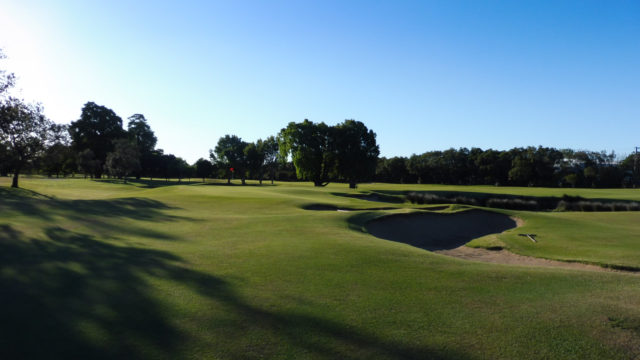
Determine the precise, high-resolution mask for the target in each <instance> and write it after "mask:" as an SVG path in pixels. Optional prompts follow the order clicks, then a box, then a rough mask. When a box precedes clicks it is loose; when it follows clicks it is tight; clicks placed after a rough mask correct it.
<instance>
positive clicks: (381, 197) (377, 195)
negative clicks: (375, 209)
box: [331, 191, 405, 204]
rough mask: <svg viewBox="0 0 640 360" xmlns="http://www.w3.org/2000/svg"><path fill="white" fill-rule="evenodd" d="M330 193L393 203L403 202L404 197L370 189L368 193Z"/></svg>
mask: <svg viewBox="0 0 640 360" xmlns="http://www.w3.org/2000/svg"><path fill="white" fill-rule="evenodd" d="M331 195H334V196H342V197H348V198H354V199H360V200H366V201H374V202H384V203H393V204H402V203H404V202H405V199H404V198H402V197H400V196H395V195H389V194H383V193H382V192H379V191H372V192H369V193H345V192H332V193H331ZM402 195H404V194H402Z"/></svg>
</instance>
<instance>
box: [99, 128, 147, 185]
mask: <svg viewBox="0 0 640 360" xmlns="http://www.w3.org/2000/svg"><path fill="white" fill-rule="evenodd" d="M107 169H108V170H109V173H110V174H111V175H112V176H115V177H117V178H118V179H124V182H125V183H126V182H127V176H128V175H130V174H132V173H135V172H137V171H139V170H140V153H139V152H138V148H137V147H136V145H134V144H133V143H131V141H129V140H128V139H118V140H115V141H114V150H113V152H110V153H109V154H108V155H107Z"/></svg>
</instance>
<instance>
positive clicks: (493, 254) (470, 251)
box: [434, 245, 630, 273]
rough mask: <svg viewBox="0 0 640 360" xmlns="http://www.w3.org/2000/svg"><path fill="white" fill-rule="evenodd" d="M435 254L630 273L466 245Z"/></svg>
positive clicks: (515, 263) (499, 262) (473, 259)
mask: <svg viewBox="0 0 640 360" xmlns="http://www.w3.org/2000/svg"><path fill="white" fill-rule="evenodd" d="M434 252H435V253H438V254H442V255H447V256H452V257H455V258H458V259H463V260H471V261H481V262H488V263H494V264H509V265H522V266H542V267H553V268H564V269H578V270H591V271H607V272H626V273H630V271H622V270H614V269H608V268H603V267H601V266H597V265H589V264H582V263H571V262H564V261H556V260H547V259H541V258H536V257H531V256H523V255H518V254H514V253H512V252H510V251H508V250H487V249H476V248H471V247H467V246H464V245H463V246H460V247H457V248H455V249H449V250H436V251H434Z"/></svg>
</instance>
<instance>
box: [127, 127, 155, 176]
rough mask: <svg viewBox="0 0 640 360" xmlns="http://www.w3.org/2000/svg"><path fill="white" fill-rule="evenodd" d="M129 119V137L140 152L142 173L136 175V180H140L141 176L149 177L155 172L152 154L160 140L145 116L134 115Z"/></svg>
mask: <svg viewBox="0 0 640 360" xmlns="http://www.w3.org/2000/svg"><path fill="white" fill-rule="evenodd" d="M128 119H129V124H128V125H127V135H128V136H129V139H131V141H132V142H133V143H134V144H135V145H136V147H137V148H138V151H139V152H140V171H139V172H138V173H137V174H136V178H138V179H139V178H140V176H141V174H142V175H145V176H148V175H149V174H150V173H151V172H152V171H153V170H152V166H153V159H152V157H153V154H152V153H153V150H154V149H155V147H156V143H157V142H158V138H156V135H155V134H154V133H153V130H151V127H150V126H149V124H148V123H147V119H146V118H145V117H144V115H142V114H133V115H131V116H129V118H128Z"/></svg>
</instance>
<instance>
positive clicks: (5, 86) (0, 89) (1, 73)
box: [0, 49, 16, 96]
mask: <svg viewBox="0 0 640 360" xmlns="http://www.w3.org/2000/svg"><path fill="white" fill-rule="evenodd" d="M6 58H7V56H6V55H5V54H4V52H3V51H2V49H0V60H2V59H6ZM15 81H16V75H15V74H14V73H9V72H7V71H6V70H0V96H4V95H5V93H6V92H7V90H9V89H10V88H12V87H13V86H14V85H15Z"/></svg>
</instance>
